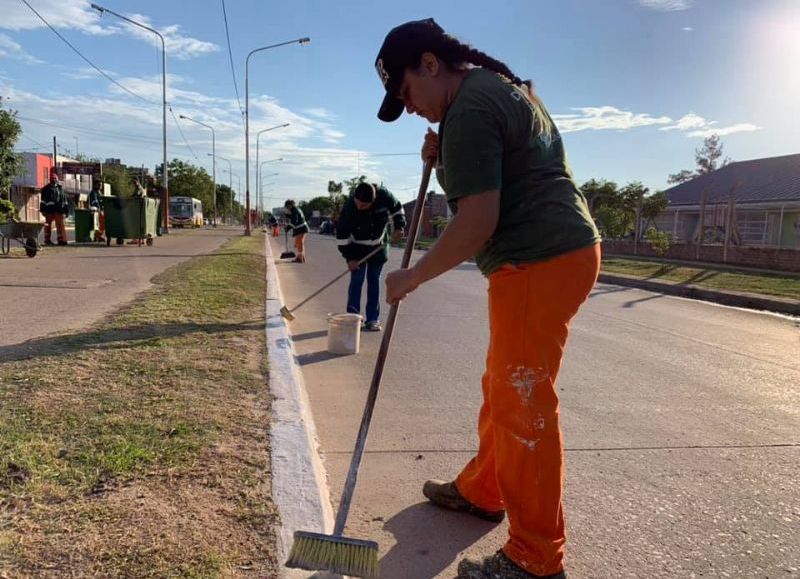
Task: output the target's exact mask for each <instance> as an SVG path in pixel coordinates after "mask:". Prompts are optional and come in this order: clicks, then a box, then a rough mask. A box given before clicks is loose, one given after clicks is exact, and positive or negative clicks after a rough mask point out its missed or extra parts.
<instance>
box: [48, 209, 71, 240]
mask: <svg viewBox="0 0 800 579" xmlns="http://www.w3.org/2000/svg"><path fill="white" fill-rule="evenodd" d="M44 220H45V223H44V240H45V241H51V234H52V228H53V221H55V222H56V232H57V234H58V241H59V243H62V242H65V241H67V228H66V227H65V226H64V215H63V214H62V213H48V214H47V215H45V216H44Z"/></svg>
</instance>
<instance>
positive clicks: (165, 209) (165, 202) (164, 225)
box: [92, 4, 169, 233]
mask: <svg viewBox="0 0 800 579" xmlns="http://www.w3.org/2000/svg"><path fill="white" fill-rule="evenodd" d="M92 8H94V9H95V10H97V11H98V12H100V14H101V15H102V14H105V13H106V12H108V13H109V14H113V15H114V16H116V17H117V18H120V19H122V20H124V21H125V22H130V23H131V24H133V25H134V26H138V27H139V28H144V29H145V30H149V31H150V32H152V33H153V34H155V35H157V36H158V37H159V38H160V39H161V127H162V132H163V139H162V140H163V144H164V146H163V149H164V166H163V169H164V170H163V173H164V190H163V191H162V192H161V205H162V207H161V214H162V217H163V219H162V222H161V232H162V233H169V171H168V170H167V46H166V44H165V43H164V37H163V36H161V33H160V32H159V31H158V30H155V29H153V28H150V27H149V26H145V25H144V24H142V23H141V22H136V21H135V20H131V19H130V18H127V17H125V16H123V15H122V14H117V13H116V12H114V11H113V10H109V9H108V8H103V7H102V6H98V5H97V4H92Z"/></svg>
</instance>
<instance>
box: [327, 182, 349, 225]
mask: <svg viewBox="0 0 800 579" xmlns="http://www.w3.org/2000/svg"><path fill="white" fill-rule="evenodd" d="M343 188H344V184H343V183H342V182H339V183H337V182H336V181H328V196H329V197H330V199H331V203H332V207H331V217H333V219H334V220H336V219H339V214H340V213H341V212H342V207H344V202H345V201H347V197H345V196H344V195H343V194H342V189H343Z"/></svg>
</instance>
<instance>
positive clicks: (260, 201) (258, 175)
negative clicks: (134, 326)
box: [256, 146, 283, 211]
mask: <svg viewBox="0 0 800 579" xmlns="http://www.w3.org/2000/svg"><path fill="white" fill-rule="evenodd" d="M276 161H283V157H278V158H277V159H269V160H268V161H261V163H259V162H258V146H256V167H258V170H257V171H256V191H257V192H258V199H257V200H256V205H257V206H258V207H259V209H260V210H261V211H263V210H264V207H263V203H264V200H263V199H261V187H260V185H259V184H260V183H261V167H262V166H263V165H264V163H274V162H276ZM276 175H277V173H276Z"/></svg>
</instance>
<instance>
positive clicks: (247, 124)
mask: <svg viewBox="0 0 800 579" xmlns="http://www.w3.org/2000/svg"><path fill="white" fill-rule="evenodd" d="M308 42H311V39H310V38H308V37H304V38H297V39H295V40H288V41H286V42H279V43H278V44H271V45H269V46H262V47H261V48H256V49H255V50H251V51H250V53H249V54H248V55H247V58H246V59H245V61H244V148H245V155H244V156H245V168H244V172H245V178H244V181H245V191H246V193H245V200H246V201H245V221H244V234H245V235H250V86H249V85H250V79H249V71H250V57H251V56H253V55H254V54H255V53H256V52H261V51H262V50H268V49H270V48H277V47H279V46H286V45H287V44H300V45H303V44H306V43H308Z"/></svg>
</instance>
